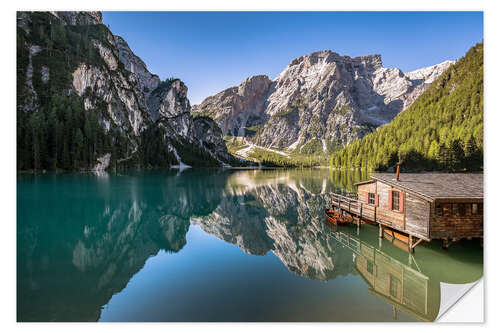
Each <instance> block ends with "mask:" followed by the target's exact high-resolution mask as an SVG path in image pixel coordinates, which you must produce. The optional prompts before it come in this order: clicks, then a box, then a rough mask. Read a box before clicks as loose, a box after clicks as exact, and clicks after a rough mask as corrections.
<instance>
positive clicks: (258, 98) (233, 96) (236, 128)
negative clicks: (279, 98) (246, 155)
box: [193, 75, 271, 136]
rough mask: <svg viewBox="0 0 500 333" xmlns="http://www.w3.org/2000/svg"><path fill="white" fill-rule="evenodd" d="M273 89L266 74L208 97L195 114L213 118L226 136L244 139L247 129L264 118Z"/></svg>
mask: <svg viewBox="0 0 500 333" xmlns="http://www.w3.org/2000/svg"><path fill="white" fill-rule="evenodd" d="M270 86H271V80H269V78H268V77H267V76H266V75H257V76H252V77H249V78H247V79H246V80H245V81H243V82H242V83H241V84H240V85H239V86H238V87H232V88H229V89H226V90H224V91H222V92H220V93H218V94H217V95H215V96H211V97H208V98H206V99H205V100H204V101H203V103H201V104H200V105H198V106H196V107H195V108H194V109H193V111H194V113H201V114H203V115H208V116H210V117H212V118H213V119H214V120H215V121H216V122H217V124H218V125H219V127H220V128H221V130H222V134H223V135H234V136H244V135H245V129H246V128H247V127H249V126H251V125H252V124H255V123H258V122H259V121H260V119H261V118H262V117H263V116H264V114H263V112H264V109H265V103H266V98H267V94H268V91H269V88H270Z"/></svg>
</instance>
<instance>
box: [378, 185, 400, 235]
mask: <svg viewBox="0 0 500 333" xmlns="http://www.w3.org/2000/svg"><path fill="white" fill-rule="evenodd" d="M391 190H392V187H391V186H389V185H387V184H384V183H381V182H379V181H377V194H378V196H379V199H378V200H379V202H378V204H379V205H378V207H377V219H381V220H383V221H387V222H391V223H392V226H393V227H394V228H397V229H399V230H401V231H405V216H404V211H403V212H399V211H394V210H390V209H389V192H390V191H391Z"/></svg>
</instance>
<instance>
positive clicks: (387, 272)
mask: <svg viewBox="0 0 500 333" xmlns="http://www.w3.org/2000/svg"><path fill="white" fill-rule="evenodd" d="M366 178H367V175H366V174H362V173H359V172H346V173H340V172H337V173H334V172H329V171H328V170H327V169H306V170H231V169H229V170H222V169H220V170H215V169H214V170H210V169H207V170H195V169H187V170H184V171H182V172H178V171H142V172H127V173H119V174H114V173H100V174H94V173H60V174H55V173H49V174H41V175H32V174H19V175H18V176H17V320H18V321H103V322H109V321H355V322H357V321H387V322H392V321H432V320H434V319H435V318H436V316H437V315H438V313H439V310H440V300H441V288H440V285H441V284H442V283H446V284H464V283H471V282H474V281H476V280H478V279H479V278H481V277H482V274H483V249H482V248H481V246H480V244H479V242H475V241H462V242H459V243H456V244H454V245H452V246H451V247H450V248H449V249H448V250H443V249H441V244H440V243H439V242H432V243H426V244H423V245H419V246H418V247H417V248H416V251H415V254H414V255H413V256H411V255H410V254H409V253H408V252H407V251H405V249H404V246H401V244H397V243H391V242H390V241H389V240H387V239H379V238H378V229H377V228H376V227H374V226H371V225H362V226H361V228H360V229H359V230H358V229H357V228H356V226H355V225H352V226H346V227H334V226H331V225H329V224H327V223H326V222H325V218H324V212H323V210H324V208H326V207H328V206H329V202H330V199H329V193H332V192H337V193H341V192H344V191H349V192H352V191H353V190H354V188H353V183H355V182H356V181H360V180H364V179H366Z"/></svg>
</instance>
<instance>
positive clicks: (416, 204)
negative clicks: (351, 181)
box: [332, 170, 483, 252]
mask: <svg viewBox="0 0 500 333" xmlns="http://www.w3.org/2000/svg"><path fill="white" fill-rule="evenodd" d="M370 178H371V179H370V180H368V181H364V182H360V183H357V184H355V185H356V187H357V199H354V198H348V197H345V196H340V195H337V194H334V195H333V198H332V204H333V206H334V207H336V208H337V209H339V210H340V211H341V212H345V213H346V214H347V215H350V216H352V217H354V218H355V219H356V220H357V222H358V226H359V223H361V222H368V223H376V224H378V225H379V228H380V233H379V236H380V237H383V233H384V231H385V232H388V233H392V236H393V237H396V238H399V239H400V240H402V241H403V242H407V243H408V249H409V250H410V251H411V252H413V249H414V248H415V246H417V245H418V244H419V243H420V242H422V241H431V240H432V239H442V240H443V246H444V247H448V246H449V244H450V242H453V241H457V240H460V239H463V238H466V239H471V238H481V239H482V238H483V174H481V173H455V174H450V173H401V174H399V170H398V173H397V174H394V173H374V174H370Z"/></svg>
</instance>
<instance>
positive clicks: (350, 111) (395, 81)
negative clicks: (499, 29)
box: [194, 50, 454, 152]
mask: <svg viewBox="0 0 500 333" xmlns="http://www.w3.org/2000/svg"><path fill="white" fill-rule="evenodd" d="M453 63H454V62H452V61H445V62H443V63H441V64H438V65H434V66H431V67H426V68H422V69H419V70H416V71H413V72H409V73H406V74H405V73H403V72H402V71H401V70H400V69H397V68H384V67H383V66H382V57H381V56H380V55H378V54H377V55H369V56H362V57H355V58H351V57H348V56H341V55H339V54H337V53H335V52H332V51H330V50H325V51H319V52H314V53H311V54H309V55H306V56H302V57H299V58H297V59H294V60H292V61H291V62H290V64H289V65H288V66H287V67H286V68H285V69H284V70H283V72H281V74H279V75H278V76H277V77H276V78H275V79H274V80H273V81H270V80H269V79H268V78H267V77H266V76H255V77H251V78H248V79H246V80H245V81H243V82H242V83H241V84H240V85H239V86H237V87H233V88H229V89H227V90H224V91H222V92H220V93H219V94H217V95H214V96H211V97H208V98H206V99H205V100H204V101H203V102H202V103H201V104H200V105H197V106H195V107H194V110H195V111H196V112H198V113H200V114H204V115H207V116H210V117H211V118H213V119H214V120H215V121H216V122H217V123H218V124H219V126H220V127H221V128H222V130H223V133H224V135H237V136H247V137H251V138H247V140H251V141H252V142H253V143H255V144H257V145H260V146H265V147H276V148H281V149H290V150H295V149H298V150H299V151H301V148H302V147H304V146H306V145H309V146H311V147H313V148H315V149H316V150H318V149H319V150H320V151H321V150H322V151H323V152H327V151H328V152H331V151H334V150H335V149H337V148H339V147H342V146H344V145H345V144H347V143H350V142H352V141H353V140H355V139H357V138H360V137H362V136H364V135H365V134H367V133H369V132H370V131H372V130H373V129H374V128H376V127H378V126H380V125H383V124H386V123H388V122H389V121H391V120H392V119H393V118H394V117H395V116H396V115H397V114H398V113H399V112H401V111H402V110H405V109H406V108H408V107H409V106H410V105H411V103H413V101H414V100H415V99H416V98H417V97H418V96H420V95H421V94H422V93H423V92H424V91H425V89H426V88H427V87H428V86H429V85H430V84H431V83H432V82H433V81H434V80H435V79H436V78H437V77H438V76H439V75H440V74H441V73H443V72H444V71H445V70H446V69H447V68H448V67H449V66H450V65H451V64H453ZM256 78H258V80H257V79H256ZM255 81H257V82H259V83H260V84H259V85H257V84H250V82H255ZM266 88H267V90H266ZM242 91H244V92H245V93H242ZM256 125H257V126H259V127H258V128H256V127H255V126H256ZM251 126H254V128H253V130H252V131H249V130H248V128H249V127H251ZM255 130H256V134H255V135H254V133H253V132H254V131H255Z"/></svg>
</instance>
